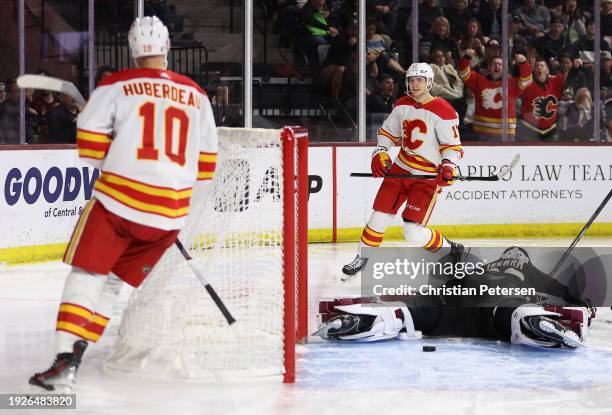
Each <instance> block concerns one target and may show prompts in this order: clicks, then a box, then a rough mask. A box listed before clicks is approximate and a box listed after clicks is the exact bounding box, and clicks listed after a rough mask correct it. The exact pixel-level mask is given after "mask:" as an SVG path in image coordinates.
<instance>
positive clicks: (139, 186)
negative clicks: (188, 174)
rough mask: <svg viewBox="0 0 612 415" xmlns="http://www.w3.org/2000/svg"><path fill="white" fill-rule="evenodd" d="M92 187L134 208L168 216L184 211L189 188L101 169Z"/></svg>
mask: <svg viewBox="0 0 612 415" xmlns="http://www.w3.org/2000/svg"><path fill="white" fill-rule="evenodd" d="M95 189H96V191H98V192H100V193H102V194H104V195H106V196H108V197H110V198H111V199H113V200H115V201H117V202H119V203H121V204H122V205H125V206H127V207H129V208H132V209H134V210H137V211H140V212H145V213H152V214H156V215H160V216H165V217H168V218H180V217H183V216H186V215H187V213H188V212H189V202H190V200H191V192H192V189H191V188H187V189H180V190H177V189H172V188H169V187H159V186H153V185H150V184H148V183H143V182H139V181H136V180H133V179H128V178H127V177H122V176H119V175H117V174H113V173H109V172H103V173H102V175H101V176H100V177H99V178H98V180H97V181H96V185H95Z"/></svg>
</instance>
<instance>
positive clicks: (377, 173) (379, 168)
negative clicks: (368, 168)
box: [372, 147, 391, 177]
mask: <svg viewBox="0 0 612 415" xmlns="http://www.w3.org/2000/svg"><path fill="white" fill-rule="evenodd" d="M390 168H391V158H390V157H389V153H387V149H386V148H385V147H376V150H374V153H372V175H373V176H374V177H385V175H386V174H387V172H388V171H389V169H390Z"/></svg>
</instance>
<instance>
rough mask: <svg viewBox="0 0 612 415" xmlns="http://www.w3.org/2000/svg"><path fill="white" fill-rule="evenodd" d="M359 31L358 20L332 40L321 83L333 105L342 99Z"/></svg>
mask: <svg viewBox="0 0 612 415" xmlns="http://www.w3.org/2000/svg"><path fill="white" fill-rule="evenodd" d="M357 29H358V28H357V21H356V20H353V21H351V22H349V23H348V24H347V25H346V27H345V28H344V30H343V31H342V32H341V33H340V34H339V35H338V36H336V37H334V38H333V39H332V40H331V46H330V48H329V52H328V53H327V58H326V59H325V61H324V62H323V68H322V69H321V77H320V81H321V82H322V86H323V87H324V88H326V89H328V90H329V96H330V99H331V100H330V101H331V103H334V102H335V101H337V100H338V99H340V97H341V94H342V88H343V85H344V82H343V80H344V78H345V74H346V72H347V71H350V70H351V67H352V65H353V51H355V50H356V47H357ZM354 88H356V86H355V85H353V89H354Z"/></svg>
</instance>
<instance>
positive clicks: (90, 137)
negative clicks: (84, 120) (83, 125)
mask: <svg viewBox="0 0 612 415" xmlns="http://www.w3.org/2000/svg"><path fill="white" fill-rule="evenodd" d="M77 138H80V139H81V140H85V141H92V142H95V143H103V144H108V143H110V142H111V141H112V140H111V138H110V137H109V136H108V135H106V134H99V133H92V132H88V131H83V130H77Z"/></svg>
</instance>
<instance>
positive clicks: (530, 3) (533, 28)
mask: <svg viewBox="0 0 612 415" xmlns="http://www.w3.org/2000/svg"><path fill="white" fill-rule="evenodd" d="M515 13H516V14H517V15H518V16H519V17H520V18H521V21H522V24H521V29H520V32H519V33H520V34H521V35H523V36H525V38H526V39H528V40H529V41H530V42H531V41H533V40H534V39H537V38H539V37H542V36H544V34H545V33H546V30H548V27H549V25H550V12H549V11H548V9H547V8H546V7H544V6H542V5H539V4H536V0H523V6H522V7H520V8H518V9H517V10H516V11H515Z"/></svg>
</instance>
